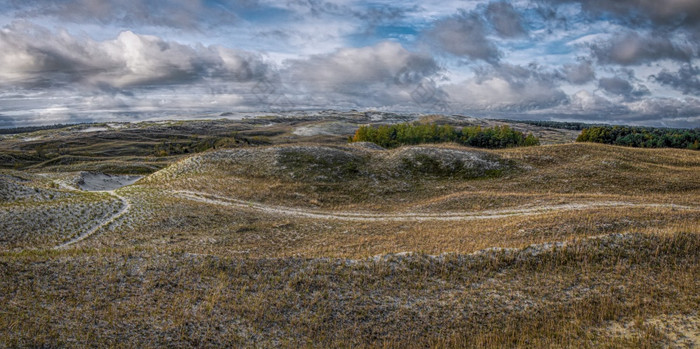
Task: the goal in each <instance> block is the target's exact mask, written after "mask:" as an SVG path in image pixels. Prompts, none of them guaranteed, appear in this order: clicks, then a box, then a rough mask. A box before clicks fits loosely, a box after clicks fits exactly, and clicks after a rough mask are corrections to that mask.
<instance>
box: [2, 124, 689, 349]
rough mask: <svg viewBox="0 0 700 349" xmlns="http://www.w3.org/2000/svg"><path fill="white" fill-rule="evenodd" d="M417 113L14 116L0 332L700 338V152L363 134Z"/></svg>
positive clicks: (436, 341)
mask: <svg viewBox="0 0 700 349" xmlns="http://www.w3.org/2000/svg"><path fill="white" fill-rule="evenodd" d="M407 119H410V118H409V117H408V116H399V115H393V116H391V115H389V116H388V117H384V118H378V117H377V116H376V115H373V114H370V113H345V114H342V115H331V116H328V117H288V118H283V117H266V118H265V117H264V118H251V119H245V120H214V121H204V120H202V121H184V122H160V123H139V124H105V125H80V126H71V127H69V128H67V129H56V130H42V131H37V132H33V133H28V134H17V135H4V136H2V137H3V138H1V139H0V159H2V169H0V216H1V217H0V304H4V306H2V307H0V347H26V346H47V347H53V346H57V347H86V346H88V347H154V346H173V347H221V346H249V347H300V346H310V347H351V346H352V347H376V346H385V347H493V348H501V347H514V346H515V347H571V348H580V347H591V348H593V347H595V348H598V347H611V348H618V347H678V348H686V347H697V346H700V338H699V337H700V313H699V312H698V309H700V291H698V290H700V202H698V198H699V197H700V177H698V173H700V152H698V151H692V150H679V149H635V148H625V147H616V146H608V145H602V144H588V143H572V142H571V141H572V140H573V139H575V135H576V133H577V132H573V131H568V130H556V129H548V128H541V127H537V126H533V125H526V124H513V125H512V126H513V127H514V128H518V127H521V130H522V131H525V132H532V133H533V134H535V135H536V136H539V137H540V139H541V141H542V143H543V144H545V145H542V146H536V147H524V148H508V149H500V150H485V149H477V148H469V147H463V146H458V145H454V144H442V145H420V146H407V147H401V148H397V149H391V150H387V149H382V148H381V147H378V146H376V145H373V144H366V143H360V144H348V143H347V138H348V136H349V135H351V134H352V133H353V132H354V130H355V128H356V127H357V126H358V125H362V124H368V123H370V124H371V123H377V122H379V121H381V122H404V121H406V120H407ZM422 121H431V122H443V123H450V124H453V125H457V126H465V125H479V124H482V125H484V126H488V125H490V123H494V121H487V120H478V119H470V118H463V119H460V118H457V117H427V118H426V117H424V118H423V119H422ZM59 144H60V145H61V146H60V147H57V145H59ZM208 144H210V145H211V147H209V146H205V145H208ZM214 145H216V146H214ZM56 149H57V150H56ZM185 149H186V150H187V151H186V152H185V151H184V150H185ZM164 152H165V153H164ZM102 173H108V174H111V175H112V176H106V175H103V174H102ZM127 175H140V176H143V177H142V178H140V179H138V180H137V181H135V180H136V179H137V178H136V177H126V176H127ZM134 181H135V182H134ZM132 182H133V184H130V183H132ZM114 183H117V184H114ZM121 185H125V186H122V187H120V186H121ZM81 188H83V189H88V190H81Z"/></svg>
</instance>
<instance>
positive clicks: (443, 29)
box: [425, 11, 501, 63]
mask: <svg viewBox="0 0 700 349" xmlns="http://www.w3.org/2000/svg"><path fill="white" fill-rule="evenodd" d="M425 34H426V37H427V38H428V40H429V41H430V43H431V44H432V45H433V46H435V47H437V48H438V49H440V50H442V51H444V52H447V53H450V54H453V55H455V56H458V57H464V58H470V59H474V60H478V59H480V60H484V61H486V62H489V63H496V62H498V60H499V59H500V57H501V52H500V51H499V50H498V48H497V47H496V46H495V45H494V44H493V43H492V42H491V41H489V40H488V38H487V37H486V34H487V32H486V23H485V22H484V20H483V18H482V17H481V16H480V15H479V14H477V13H475V12H466V11H460V12H459V13H458V14H456V15H454V16H451V17H447V18H444V19H440V20H438V21H436V22H435V23H434V24H433V26H432V27H431V28H430V29H428V30H427V32H426V33H425Z"/></svg>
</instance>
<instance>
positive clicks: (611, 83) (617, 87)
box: [598, 76, 650, 99]
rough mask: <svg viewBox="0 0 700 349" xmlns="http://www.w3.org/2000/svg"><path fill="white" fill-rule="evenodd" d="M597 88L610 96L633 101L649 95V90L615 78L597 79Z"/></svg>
mask: <svg viewBox="0 0 700 349" xmlns="http://www.w3.org/2000/svg"><path fill="white" fill-rule="evenodd" d="M598 87H599V88H601V89H603V90H604V91H606V92H608V93H609V94H611V95H614V96H619V97H623V98H626V99H634V98H638V97H642V96H646V95H649V94H650V92H649V89H648V88H647V87H646V86H644V85H637V86H634V85H632V84H631V83H630V82H629V81H627V80H626V79H623V78H621V77H617V76H615V77H610V78H601V79H599V80H598Z"/></svg>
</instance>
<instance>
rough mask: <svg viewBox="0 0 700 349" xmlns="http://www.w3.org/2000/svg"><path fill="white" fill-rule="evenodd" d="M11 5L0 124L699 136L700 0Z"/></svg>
mask: <svg viewBox="0 0 700 349" xmlns="http://www.w3.org/2000/svg"><path fill="white" fill-rule="evenodd" d="M0 9H1V11H0V127H15V126H30V125H44V124H54V123H74V122H93V121H94V122H106V121H137V120H142V119H148V118H154V117H169V116H173V117H175V116H178V117H183V116H184V117H186V116H188V115H191V116H197V115H210V114H211V115H215V114H216V113H224V112H234V113H235V112H273V111H287V110H319V109H337V110H350V109H357V110H379V111H390V112H406V113H441V114H461V115H470V116H477V117H495V118H509V119H528V120H553V121H583V122H591V123H611V124H626V125H644V126H663V127H700V1H698V0H616V1H610V0H516V1H475V0H445V1H417V0H407V1H402V2H398V1H389V0H376V1H364V0H328V1H325V0H287V1H285V0H281V1H273V0H239V1H226V0H201V1H198V0H172V1H162V0H150V1H149V0H0Z"/></svg>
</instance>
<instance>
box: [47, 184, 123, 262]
mask: <svg viewBox="0 0 700 349" xmlns="http://www.w3.org/2000/svg"><path fill="white" fill-rule="evenodd" d="M103 193H107V194H110V195H112V196H114V197H116V198H118V199H119V200H121V201H122V209H121V210H119V212H117V213H115V214H113V215H111V216H109V217H107V218H106V219H105V220H103V221H101V222H99V223H98V224H97V225H95V226H94V227H92V228H90V229H89V230H87V231H86V232H84V233H82V234H80V235H78V236H76V237H74V238H72V239H70V240H68V241H66V242H64V243H62V244H60V245H58V246H56V247H54V250H58V249H63V248H66V247H68V246H70V245H73V244H75V243H78V242H80V241H83V240H85V239H87V238H88V237H90V236H91V235H93V234H95V233H96V232H97V231H99V230H100V229H102V228H103V227H105V226H107V225H109V224H111V223H112V222H114V221H115V220H117V219H118V218H119V217H121V216H123V215H124V214H125V213H127V212H128V211H129V210H130V209H131V203H130V202H129V200H127V199H126V198H124V197H123V196H121V195H119V194H117V193H115V192H114V191H103Z"/></svg>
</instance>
